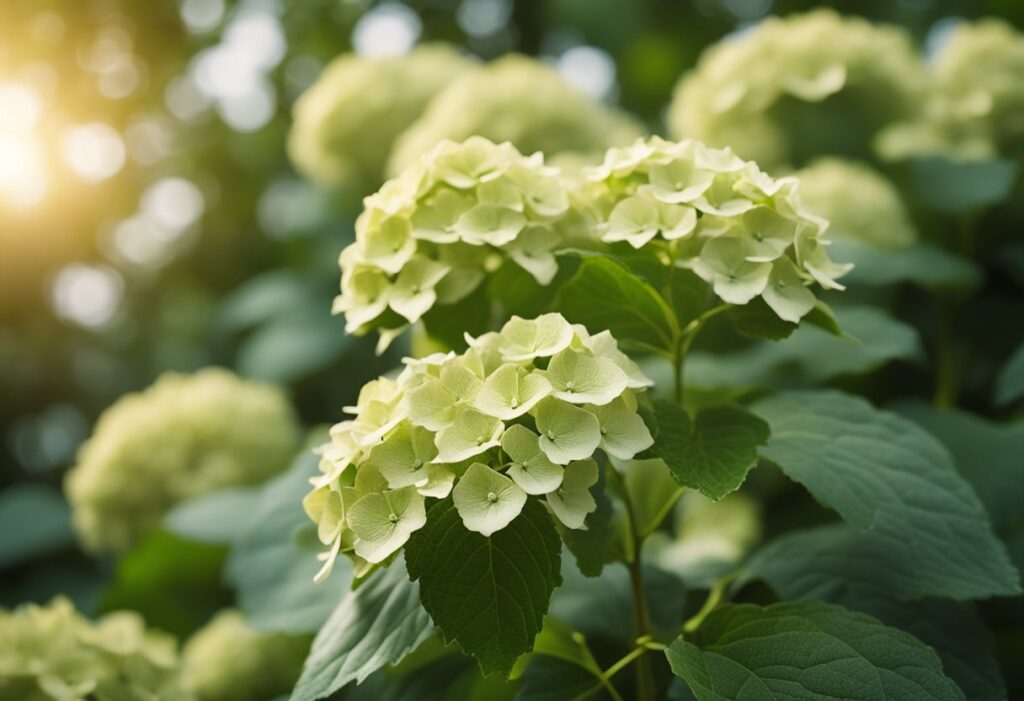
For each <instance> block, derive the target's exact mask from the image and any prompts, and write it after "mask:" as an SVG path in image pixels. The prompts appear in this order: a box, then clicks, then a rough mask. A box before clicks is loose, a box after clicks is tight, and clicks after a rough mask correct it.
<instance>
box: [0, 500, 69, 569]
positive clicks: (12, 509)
mask: <svg viewBox="0 0 1024 701" xmlns="http://www.w3.org/2000/svg"><path fill="white" fill-rule="evenodd" d="M74 542H75V534H74V532H73V531H72V530H71V513H70V511H69V510H68V505H67V503H66V502H65V501H64V499H63V498H62V497H61V496H60V494H59V493H58V492H57V491H56V490H54V489H51V488H50V487H45V486H43V485H37V484H21V485H16V486H14V487H8V488H7V489H5V490H4V491H3V492H0V569H4V568H7V567H13V566H14V565H19V564H21V563H23V562H25V561H26V560H31V559H33V558H36V557H40V556H43V555H49V554H51V553H53V552H55V551H57V550H61V549H63V548H67V547H69V546H71V545H72V544H74Z"/></svg>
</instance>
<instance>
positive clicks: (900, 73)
mask: <svg viewBox="0 0 1024 701" xmlns="http://www.w3.org/2000/svg"><path fill="white" fill-rule="evenodd" d="M927 85H928V76H927V72H926V70H925V67H924V64H923V63H922V61H921V59H920V57H919V55H918V52H917V50H916V49H915V47H914V45H913V43H912V42H911V39H910V37H909V35H908V34H907V33H906V32H904V31H903V30H902V29H898V28H896V27H889V26H883V25H875V24H871V23H870V22H867V21H866V20H863V19H859V18H853V17H842V16H840V15H839V14H837V13H836V12H834V11H832V10H826V9H822V10H815V11H813V12H809V13H806V14H802V15H792V16H789V17H785V18H777V17H772V18H769V19H766V20H765V21H763V22H761V23H760V24H758V25H757V26H756V27H754V28H753V29H751V30H749V31H748V32H746V33H743V34H739V35H737V36H734V37H730V38H727V39H726V40H724V41H721V42H719V43H717V44H715V45H714V46H712V47H711V48H709V49H708V50H707V51H705V53H704V54H703V55H702V57H701V59H700V62H699V63H698V65H697V68H696V69H695V70H693V71H691V72H690V73H688V74H687V75H685V76H683V78H682V79H681V80H680V82H679V85H678V86H677V87H676V92H675V96H674V98H673V101H672V104H671V106H670V108H669V116H668V121H669V130H670V132H671V133H672V135H673V136H674V137H675V138H677V139H683V138H692V139H699V140H700V141H703V142H705V143H707V144H709V145H711V146H729V147H731V148H732V149H734V150H735V151H736V153H738V154H739V155H741V156H743V157H744V158H749V159H751V160H754V161H757V162H758V163H759V164H760V165H761V166H762V167H763V168H768V169H774V168H779V167H784V166H787V165H788V166H791V167H799V166H801V165H803V164H804V162H803V161H804V160H805V157H806V156H807V155H810V156H820V155H829V154H833V153H843V152H845V151H846V150H847V148H846V147H847V146H849V147H850V150H854V151H859V150H865V151H867V150H868V146H869V145H870V143H871V140H872V137H873V135H874V134H875V132H877V131H878V130H879V129H881V128H883V127H885V126H886V125H888V124H891V123H893V122H899V121H904V120H907V119H910V118H911V117H912V116H913V115H915V114H917V113H918V111H919V110H920V106H921V104H922V103H923V101H924V97H925V95H926V92H927ZM829 103H831V104H832V105H834V108H833V109H826V105H827V104H829ZM816 133H820V134H819V136H820V138H815V134H816ZM844 140H849V141H850V143H848V144H847V143H844ZM819 147H820V148H819Z"/></svg>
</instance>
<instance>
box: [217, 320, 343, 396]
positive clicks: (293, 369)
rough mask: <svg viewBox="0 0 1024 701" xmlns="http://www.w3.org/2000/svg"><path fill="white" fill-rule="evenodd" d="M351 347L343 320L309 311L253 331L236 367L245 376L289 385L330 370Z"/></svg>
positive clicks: (241, 348) (241, 349)
mask: <svg viewBox="0 0 1024 701" xmlns="http://www.w3.org/2000/svg"><path fill="white" fill-rule="evenodd" d="M351 344H352V337H351V336H348V335H346V334H345V331H344V326H343V324H342V323H341V322H340V320H338V319H334V318H331V317H330V316H329V315H327V314H326V313H324V314H323V315H320V314H315V313H313V314H311V313H309V312H308V311H307V312H305V313H300V314H299V315H297V316H294V317H287V318H284V319H279V320H277V321H274V322H272V323H269V324H266V325H265V326H261V327H260V328H258V329H256V330H255V331H253V332H252V333H251V334H250V335H249V336H248V337H247V338H246V339H245V341H244V342H243V343H242V345H241V347H240V348H239V350H238V358H237V360H236V363H235V365H236V367H237V369H238V372H239V374H241V375H244V376H246V377H252V378H254V379H257V380H264V381H267V382H280V383H283V384H288V383H292V382H296V381H298V380H301V379H304V378H306V377H309V376H311V375H314V374H316V373H317V372H320V371H322V370H325V369H327V368H328V367H330V366H331V365H333V364H334V363H335V362H337V361H338V360H340V359H341V357H342V356H343V355H344V354H345V352H346V351H347V350H348V349H349V347H350V346H351Z"/></svg>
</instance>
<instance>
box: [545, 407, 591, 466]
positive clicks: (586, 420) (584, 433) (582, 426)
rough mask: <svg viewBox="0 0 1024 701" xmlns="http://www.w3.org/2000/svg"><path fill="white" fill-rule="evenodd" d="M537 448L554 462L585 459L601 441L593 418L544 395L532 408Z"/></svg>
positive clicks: (580, 410)
mask: <svg viewBox="0 0 1024 701" xmlns="http://www.w3.org/2000/svg"><path fill="white" fill-rule="evenodd" d="M534 418H536V420H537V430H538V431H540V449H541V450H542V451H544V454H545V455H547V456H548V459H549V460H550V461H551V462H553V463H555V464H556V465H567V464H569V463H570V462H572V461H573V460H583V459H586V458H589V457H590V456H592V455H593V454H594V451H595V450H597V447H598V446H599V445H600V444H601V426H600V424H599V423H598V421H597V417H596V416H594V415H593V414H591V413H590V412H589V411H586V410H585V409H581V408H580V407H577V406H575V405H573V404H570V403H568V402H564V401H562V400H560V399H555V398H553V397H548V398H546V399H545V400H544V401H542V402H541V403H540V404H538V405H537V407H536V409H535V410H534Z"/></svg>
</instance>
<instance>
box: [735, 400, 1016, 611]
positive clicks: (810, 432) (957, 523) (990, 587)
mask: <svg viewBox="0 0 1024 701" xmlns="http://www.w3.org/2000/svg"><path fill="white" fill-rule="evenodd" d="M752 410H753V411H754V413H756V414H758V415H760V416H761V417H762V418H763V419H765V420H766V421H767V422H768V424H769V426H770V427H771V438H770V439H769V441H768V445H767V446H765V447H764V448H762V449H761V455H762V457H764V458H766V459H768V460H771V461H772V462H774V463H776V464H777V465H778V466H779V467H781V468H782V470H783V472H785V473H786V474H787V475H788V476H789V477H790V478H792V479H794V480H796V481H797V482H799V483H801V484H803V485H804V486H805V487H806V488H807V489H808V490H809V491H810V492H811V494H813V495H814V497H815V498H816V499H818V501H820V502H822V503H823V504H825V505H826V506H829V507H831V508H833V509H835V510H836V511H838V512H839V514H840V515H841V516H842V517H843V518H844V519H845V520H846V521H847V522H849V523H850V524H851V525H853V526H855V527H857V528H858V529H860V530H862V531H868V532H871V533H873V534H875V535H876V536H877V537H880V538H883V539H885V540H888V541H891V544H892V547H893V548H894V552H898V553H899V556H898V558H897V559H896V561H895V562H894V563H892V567H893V568H899V569H901V570H903V571H906V572H910V571H913V572H914V576H915V577H916V578H918V579H919V581H920V582H921V588H922V593H923V594H928V595H935V596H949V597H951V598H955V599H970V598H981V597H986V596H992V595H1001V594H1015V593H1018V592H1019V591H1020V587H1019V584H1018V576H1017V573H1016V571H1015V570H1014V568H1013V566H1012V565H1011V564H1010V561H1009V558H1008V557H1007V554H1006V550H1005V548H1004V547H1003V545H1002V543H1000V542H999V541H998V539H996V537H995V536H994V534H993V533H992V528H991V523H990V522H989V519H988V516H987V515H986V514H985V510H984V508H983V507H982V505H981V502H980V501H979V500H978V497H977V496H976V495H975V494H974V492H973V490H972V489H971V487H970V485H969V484H968V483H967V482H965V481H964V480H963V478H961V477H960V475H958V474H957V472H956V468H955V467H954V466H953V461H952V459H951V458H950V456H949V453H948V452H946V450H945V449H944V448H943V447H942V445H941V444H940V443H938V442H937V441H936V440H934V439H933V438H932V437H931V436H929V435H928V434H927V433H926V432H925V431H923V430H921V429H920V428H918V427H917V426H916V425H914V424H913V423H912V422H910V421H907V420H906V419H903V418H901V417H899V416H897V415H895V414H892V413H890V412H885V411H879V410H877V409H875V408H874V407H872V406H871V405H870V404H868V403H867V402H866V401H864V400H862V399H859V398H855V397H851V396H848V395H844V394H842V393H839V392H833V391H818V392H810V391H809V392H789V393H784V394H780V395H776V396H774V397H769V398H767V399H764V400H762V401H760V402H758V403H756V404H755V405H754V406H753V407H752Z"/></svg>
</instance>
